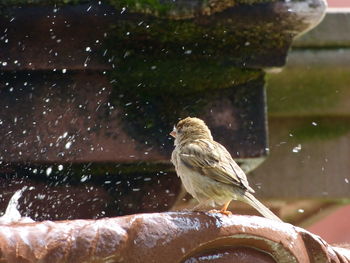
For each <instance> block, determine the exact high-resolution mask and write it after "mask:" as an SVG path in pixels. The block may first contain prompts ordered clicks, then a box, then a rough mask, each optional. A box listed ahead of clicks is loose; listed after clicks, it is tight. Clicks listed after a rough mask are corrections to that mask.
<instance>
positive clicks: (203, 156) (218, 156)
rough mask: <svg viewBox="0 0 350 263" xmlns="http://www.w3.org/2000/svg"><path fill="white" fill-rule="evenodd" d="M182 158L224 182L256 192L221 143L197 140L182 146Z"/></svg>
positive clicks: (192, 167)
mask: <svg viewBox="0 0 350 263" xmlns="http://www.w3.org/2000/svg"><path fill="white" fill-rule="evenodd" d="M180 160H181V161H182V162H183V163H184V164H185V165H186V166H187V167H189V168H191V169H195V170H197V171H198V172H200V173H201V174H202V175H205V176H208V177H210V178H211V179H213V180H216V181H218V182H221V183H224V184H230V185H236V186H239V187H242V188H244V189H247V190H249V191H251V192H254V190H253V189H251V188H250V187H249V184H248V181H247V177H246V175H245V173H244V172H243V171H242V169H241V168H240V167H239V166H238V165H237V163H236V162H235V161H234V160H233V159H232V157H231V155H230V153H229V152H228V151H227V150H226V149H225V147H224V146H222V145H221V144H219V143H217V142H214V141H211V140H210V141H209V140H204V139H200V140H196V141H194V142H192V143H189V144H186V145H184V146H183V147H182V148H181V151H180Z"/></svg>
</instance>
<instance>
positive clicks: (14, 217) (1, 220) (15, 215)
mask: <svg viewBox="0 0 350 263" xmlns="http://www.w3.org/2000/svg"><path fill="white" fill-rule="evenodd" d="M27 188H28V187H27V186H24V187H23V188H22V189H21V190H18V191H16V192H15V193H14V195H13V196H12V197H11V199H10V201H9V204H8V205H7V208H6V211H5V214H4V215H3V216H1V217H0V224H10V223H14V222H18V221H21V222H34V220H32V219H31V218H29V217H22V216H21V214H20V212H19V211H18V209H17V206H18V200H19V199H20V198H21V196H22V194H23V192H24V191H25V190H27Z"/></svg>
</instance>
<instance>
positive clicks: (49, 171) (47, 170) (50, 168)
mask: <svg viewBox="0 0 350 263" xmlns="http://www.w3.org/2000/svg"><path fill="white" fill-rule="evenodd" d="M51 172H52V167H48V168H47V169H46V175H47V176H49V175H50V174H51Z"/></svg>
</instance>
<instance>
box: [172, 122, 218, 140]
mask: <svg viewBox="0 0 350 263" xmlns="http://www.w3.org/2000/svg"><path fill="white" fill-rule="evenodd" d="M170 135H171V136H173V137H174V138H175V145H177V144H179V143H183V142H185V141H191V140H196V139H210V140H212V139H213V137H212V135H211V132H210V130H209V128H208V126H207V125H206V124H205V122H204V121H203V120H201V119H198V118H192V117H187V118H185V119H183V120H181V121H179V122H178V123H177V124H176V125H175V126H174V129H173V131H172V132H171V133H170Z"/></svg>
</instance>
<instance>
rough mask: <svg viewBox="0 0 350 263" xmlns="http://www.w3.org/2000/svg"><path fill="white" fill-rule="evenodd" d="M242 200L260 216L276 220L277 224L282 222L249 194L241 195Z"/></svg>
mask: <svg viewBox="0 0 350 263" xmlns="http://www.w3.org/2000/svg"><path fill="white" fill-rule="evenodd" d="M243 196H244V197H243V200H242V201H244V202H246V203H248V204H249V205H251V206H252V207H254V208H255V209H256V210H258V212H259V213H260V214H262V215H263V216H264V217H266V218H269V219H272V220H276V221H279V222H282V220H281V219H280V218H279V217H278V216H276V215H275V214H274V213H272V212H271V211H270V210H269V209H268V208H267V207H266V206H264V205H263V204H262V203H261V202H260V201H259V200H258V199H256V198H255V197H254V196H253V195H252V194H251V193H249V192H247V191H246V192H245V193H244V194H243Z"/></svg>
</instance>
